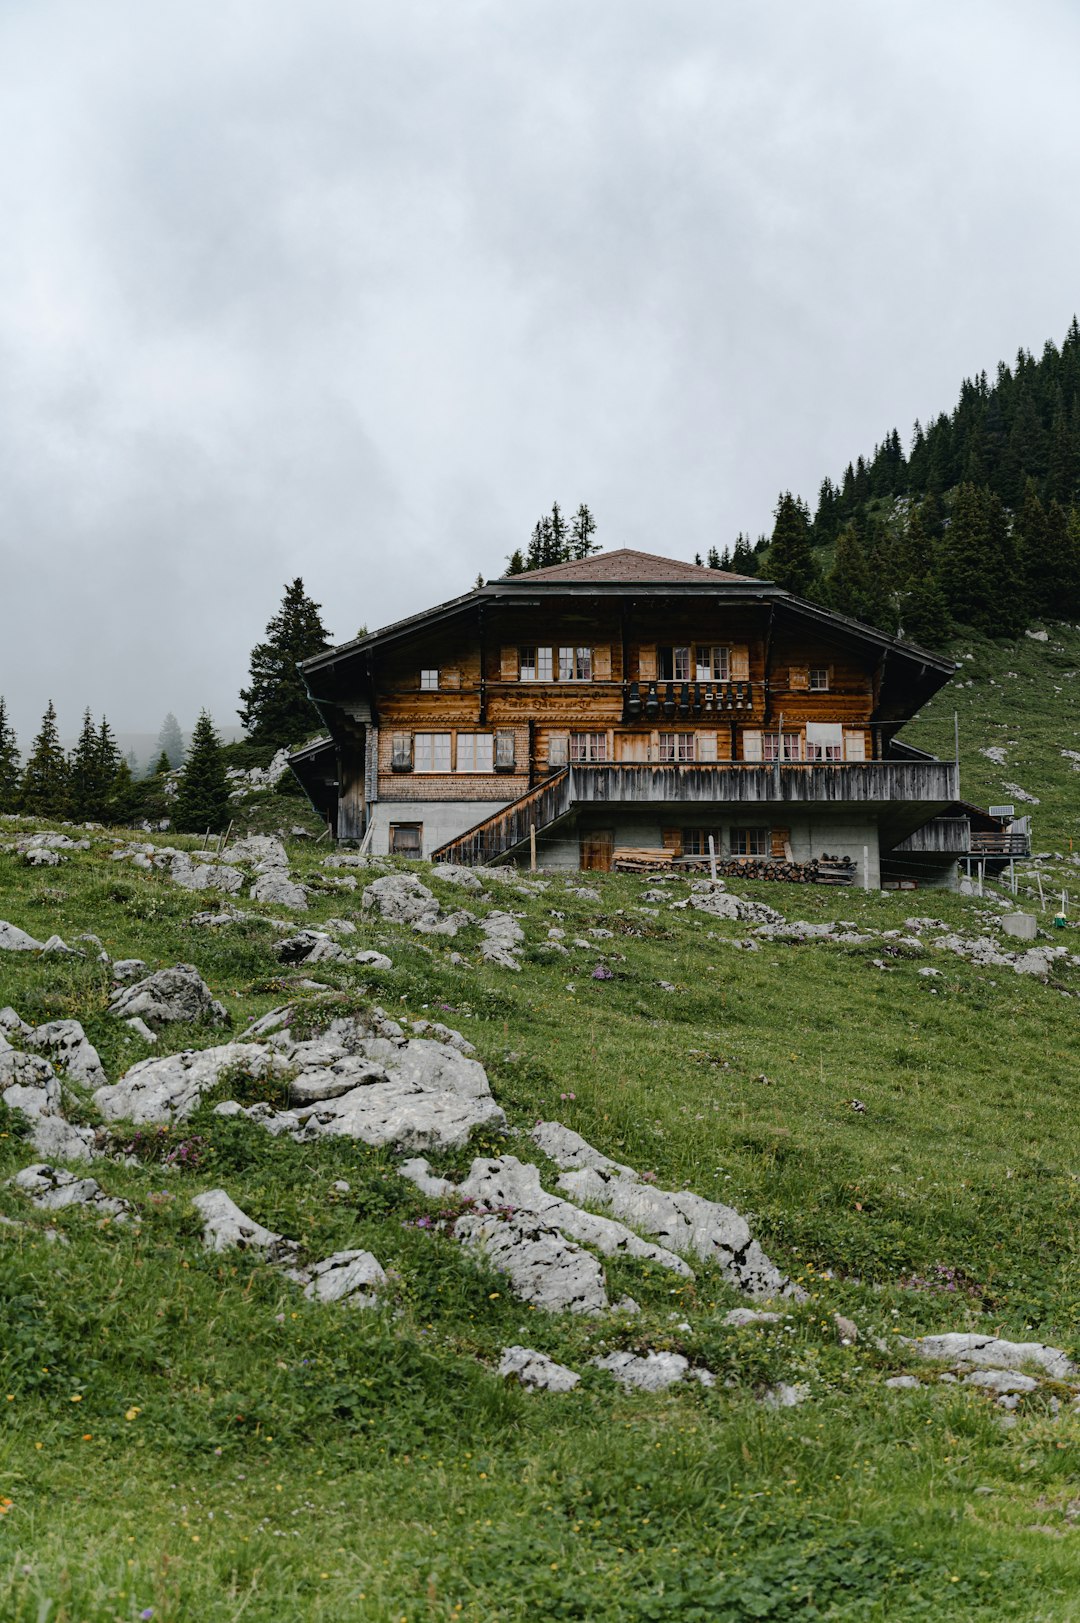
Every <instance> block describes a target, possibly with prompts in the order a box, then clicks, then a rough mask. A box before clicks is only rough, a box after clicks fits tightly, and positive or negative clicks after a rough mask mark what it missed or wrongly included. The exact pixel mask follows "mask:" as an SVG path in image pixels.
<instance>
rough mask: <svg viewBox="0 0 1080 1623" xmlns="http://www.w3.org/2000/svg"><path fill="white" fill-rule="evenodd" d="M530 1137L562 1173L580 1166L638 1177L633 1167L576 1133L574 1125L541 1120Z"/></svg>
mask: <svg viewBox="0 0 1080 1623" xmlns="http://www.w3.org/2000/svg"><path fill="white" fill-rule="evenodd" d="M529 1136H530V1138H531V1139H532V1141H533V1143H534V1144H536V1145H537V1146H538V1148H540V1149H541V1150H543V1152H544V1154H545V1155H546V1156H548V1157H549V1158H550V1159H551V1160H552V1161H554V1163H555V1165H556V1166H557V1167H558V1168H559V1170H560V1172H573V1171H576V1170H577V1168H578V1167H592V1168H594V1169H595V1170H596V1171H598V1172H600V1171H606V1172H625V1173H627V1174H628V1176H630V1177H631V1178H632V1177H634V1176H635V1174H634V1172H633V1170H632V1168H630V1167H624V1166H622V1165H621V1164H620V1163H619V1162H618V1161H612V1160H611V1158H610V1157H609V1156H607V1155H603V1154H602V1153H601V1152H600V1150H597V1149H594V1148H593V1146H592V1145H591V1144H590V1143H589V1141H588V1140H587V1139H585V1138H582V1136H581V1134H580V1133H575V1132H574V1130H573V1128H572V1127H564V1126H563V1124H562V1122H558V1121H538V1122H537V1124H536V1126H535V1127H534V1128H533V1129H532V1131H531V1133H530V1134H529Z"/></svg>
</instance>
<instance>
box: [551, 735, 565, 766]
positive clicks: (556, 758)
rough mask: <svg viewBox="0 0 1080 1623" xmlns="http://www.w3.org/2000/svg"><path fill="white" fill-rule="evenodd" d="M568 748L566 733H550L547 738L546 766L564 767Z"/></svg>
mask: <svg viewBox="0 0 1080 1623" xmlns="http://www.w3.org/2000/svg"><path fill="white" fill-rule="evenodd" d="M568 748H569V739H568V737H567V735H566V733H552V734H551V736H550V737H549V738H548V766H565V765H566V761H567V752H568Z"/></svg>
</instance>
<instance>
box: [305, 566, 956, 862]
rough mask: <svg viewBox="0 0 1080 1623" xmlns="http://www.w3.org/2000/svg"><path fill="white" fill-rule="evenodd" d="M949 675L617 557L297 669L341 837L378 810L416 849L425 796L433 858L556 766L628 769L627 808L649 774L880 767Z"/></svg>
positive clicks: (750, 586)
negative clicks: (333, 790) (323, 752)
mask: <svg viewBox="0 0 1080 1623" xmlns="http://www.w3.org/2000/svg"><path fill="white" fill-rule="evenodd" d="M951 669H952V667H951V666H949V665H948V664H947V663H946V662H944V661H941V660H939V659H936V658H935V657H934V656H932V655H929V654H925V653H923V651H922V650H918V649H913V648H911V647H910V646H909V645H905V644H903V643H899V642H896V641H895V640H893V639H889V638H886V637H883V636H881V635H880V634H879V633H876V632H873V631H870V630H869V628H867V627H863V626H859V625H857V624H856V623H855V622H852V621H848V620H845V619H843V618H841V617H839V616H835V615H830V614H829V613H827V612H826V611H824V610H822V609H819V608H817V607H816V606H813V605H809V604H804V603H801V602H800V601H799V600H798V599H794V598H791V597H790V596H789V595H788V594H786V593H783V592H780V591H779V590H778V589H777V588H775V587H772V586H771V585H770V584H769V583H768V582H761V581H757V580H750V579H747V578H744V577H738V576H731V575H727V574H725V573H723V572H720V571H713V570H706V569H700V568H696V567H694V566H692V565H686V564H682V563H679V562H678V561H675V560H669V559H661V558H652V557H651V556H650V555H646V554H637V553H629V552H626V553H614V554H602V555H600V556H599V557H598V558H596V559H589V560H583V561H582V562H581V563H577V564H569V565H564V566H558V567H557V568H555V569H554V570H539V571H534V572H532V573H531V574H525V575H521V576H517V577H510V578H508V579H506V580H502V581H495V582H492V583H491V584H489V585H488V586H485V587H482V588H479V589H478V590H476V591H474V592H471V593H469V594H467V595H466V596H465V597H464V598H461V599H457V600H455V601H454V602H452V603H450V604H444V605H440V606H439V607H438V608H436V609H434V610H431V611H430V612H429V613H428V614H422V615H418V616H416V617H414V618H413V619H411V620H407V621H403V622H400V623H399V624H398V625H396V626H390V627H387V628H386V629H385V630H384V631H382V632H378V633H376V634H375V635H373V636H370V637H365V638H363V639H360V640H358V641H357V642H355V643H353V644H348V645H346V646H345V647H344V648H342V649H338V650H333V651H331V652H330V653H329V654H326V655H320V656H317V658H316V659H314V660H310V661H308V662H307V663H306V664H305V667H304V675H305V679H306V680H307V682H308V686H309V689H310V691H311V694H312V697H313V698H314V699H315V701H316V703H317V704H318V705H319V708H320V710H321V711H322V714H323V715H324V717H325V718H326V720H327V723H328V726H329V729H330V733H331V741H330V743H328V744H327V745H326V746H325V748H326V749H327V750H331V749H332V751H333V755H334V761H335V765H336V772H335V778H336V783H337V791H338V792H337V799H336V805H334V806H330V805H329V804H328V803H327V802H326V801H325V800H324V802H323V808H324V810H325V811H326V814H327V816H328V817H330V818H331V819H332V821H333V822H334V824H335V828H336V833H337V834H338V836H339V837H340V838H343V839H360V838H362V837H364V835H365V833H366V832H367V831H368V830H369V829H370V828H371V825H372V820H373V818H374V817H375V816H376V815H378V816H379V817H380V818H381V820H382V823H383V825H384V826H385V827H387V828H390V827H391V826H393V827H395V828H408V829H409V831H410V832H409V833H408V835H407V838H405V839H404V844H403V845H402V848H403V849H413V848H414V845H415V839H416V835H415V832H414V830H415V828H418V827H420V821H418V822H417V823H416V824H410V823H409V821H408V818H409V808H410V807H421V808H425V809H426V810H425V813H424V816H423V819H422V822H423V823H424V824H425V825H430V826H429V828H428V831H427V832H425V833H424V834H423V836H422V848H423V849H424V851H425V854H427V853H429V852H430V851H431V850H434V849H436V848H437V847H438V846H442V845H443V844H445V843H446V838H451V839H453V838H456V836H457V835H458V834H460V833H463V832H464V831H465V830H466V829H468V828H469V827H471V826H472V825H474V824H478V823H480V822H483V821H485V820H486V819H488V818H489V817H490V816H491V814H492V813H495V814H496V815H499V814H500V813H501V811H502V809H504V808H508V807H510V808H513V807H514V806H516V805H517V803H518V802H520V801H522V799H523V797H531V795H532V791H534V790H536V789H537V788H538V787H541V786H542V785H543V784H544V783H545V782H546V781H547V780H549V779H550V778H552V777H553V776H554V775H556V774H560V773H562V772H563V770H564V768H566V767H571V768H573V767H594V766H595V767H599V766H604V767H608V768H612V769H628V770H626V771H625V772H623V773H622V776H621V777H620V773H619V772H618V771H615V772H614V774H611V773H609V774H608V776H609V777H610V778H611V781H612V785H613V786H614V787H612V788H610V790H609V793H611V794H614V796H615V798H616V799H617V800H618V799H619V798H620V795H619V793H618V789H617V785H618V784H619V782H623V783H624V784H625V795H624V796H623V797H621V798H624V799H625V800H626V802H627V803H628V804H632V803H639V800H640V793H641V790H640V781H641V777H642V770H643V769H644V775H645V777H646V778H648V776H649V769H659V770H662V771H663V773H664V774H665V778H666V780H670V782H671V783H674V784H675V785H678V783H679V782H680V781H681V782H683V784H684V788H685V790H686V791H687V794H686V797H685V798H687V799H689V798H691V796H690V793H689V791H690V784H691V778H692V777H693V776H694V774H695V773H696V774H697V778H698V779H703V780H704V781H708V780H709V771H708V770H705V769H712V768H714V767H717V766H726V767H728V768H729V769H735V768H742V767H746V768H753V769H756V773H755V774H754V775H756V774H757V773H760V769H761V768H763V767H768V766H769V765H773V764H775V765H777V766H780V767H784V768H785V769H786V768H788V767H801V768H810V767H816V768H822V769H824V768H839V767H842V766H845V765H851V766H855V765H860V766H861V765H863V764H866V763H873V762H878V761H883V760H885V759H886V758H887V756H888V752H889V746H890V742H891V739H892V737H893V734H894V733H895V732H896V730H897V729H898V727H899V726H901V725H902V724H903V722H904V721H906V720H907V719H909V717H910V715H911V714H913V713H914V711H915V709H917V708H918V705H919V704H921V703H922V702H923V700H924V699H925V698H926V697H928V696H929V694H930V693H932V692H933V691H934V690H935V689H936V688H937V687H939V686H940V685H941V683H942V682H944V681H945V680H947V679H948V676H949V674H950V673H951ZM303 766H304V770H301V769H300V766H299V765H298V767H297V770H298V773H299V775H300V776H301V780H302V781H304V782H305V786H306V787H308V788H309V792H311V788H310V779H311V777H312V767H311V764H310V762H309V761H308V760H307V759H305V761H304V763H303ZM698 769H702V770H700V771H699V770H698ZM305 772H306V773H307V776H306V777H305ZM325 776H326V775H325V774H324V777H325ZM727 776H728V777H730V770H729V772H728V774H727ZM813 776H814V780H815V781H817V779H818V776H819V774H814V775H813ZM849 776H850V775H849ZM327 781H329V780H327ZM809 781H810V778H809V777H808V779H807V782H808V783H809ZM852 781H853V780H852ZM822 782H824V780H822ZM664 793H665V796H667V795H668V794H669V789H665V791H664ZM820 793H821V794H822V796H823V798H824V799H825V801H826V802H827V801H828V798H829V797H828V796H826V795H824V790H823V789H822V790H821V791H820ZM313 798H314V797H313ZM675 798H676V799H681V798H684V797H683V796H682V795H681V794H680V793H678V791H677V790H676V794H675ZM727 798H728V796H727V791H726V790H725V799H727ZM432 808H434V809H432ZM485 808H487V809H485ZM417 815H418V819H419V813H418V814H417ZM562 815H566V813H563V814H562ZM913 826H915V825H913ZM604 833H605V831H603V830H600V831H599V835H598V836H597V837H598V838H600V839H601V840H602V838H603V837H604ZM436 835H438V836H439V838H438V839H437V840H436V838H435V836H436ZM391 844H392V839H391Z"/></svg>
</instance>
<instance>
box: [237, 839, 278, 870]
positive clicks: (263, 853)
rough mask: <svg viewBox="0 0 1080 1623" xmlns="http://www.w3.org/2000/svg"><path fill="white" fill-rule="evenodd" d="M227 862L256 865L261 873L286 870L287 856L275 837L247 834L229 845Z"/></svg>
mask: <svg viewBox="0 0 1080 1623" xmlns="http://www.w3.org/2000/svg"><path fill="white" fill-rule="evenodd" d="M229 861H230V862H253V863H258V864H259V866H260V868H261V870H262V871H263V872H268V871H269V870H270V869H271V868H287V867H288V866H289V854H288V852H287V851H286V849H285V847H284V846H283V845H282V843H281V841H280V840H279V839H278V838H277V837H276V836H275V835H273V834H249V835H247V837H246V838H245V839H242V840H234V841H233V843H232V845H230V847H229Z"/></svg>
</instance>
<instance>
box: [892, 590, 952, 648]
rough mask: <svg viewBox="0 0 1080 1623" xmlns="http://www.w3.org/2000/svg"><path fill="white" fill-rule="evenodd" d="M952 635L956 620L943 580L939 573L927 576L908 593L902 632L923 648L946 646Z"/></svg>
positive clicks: (904, 604)
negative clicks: (944, 590) (950, 607)
mask: <svg viewBox="0 0 1080 1623" xmlns="http://www.w3.org/2000/svg"><path fill="white" fill-rule="evenodd" d="M951 634H952V620H951V618H950V615H949V605H948V603H947V602H946V600H945V593H944V592H943V591H942V589H941V582H940V581H939V580H938V578H937V576H936V575H931V574H927V575H924V576H923V578H922V579H921V580H919V581H915V582H914V583H913V584H912V586H911V588H910V590H909V591H908V592H907V593H906V594H905V596H904V599H903V603H902V607H901V616H900V629H899V635H900V636H901V637H906V638H907V639H908V640H909V641H910V642H917V643H919V644H920V645H921V646H922V647H923V648H942V647H944V645H945V643H947V642H948V640H949V637H950V635H951Z"/></svg>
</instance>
